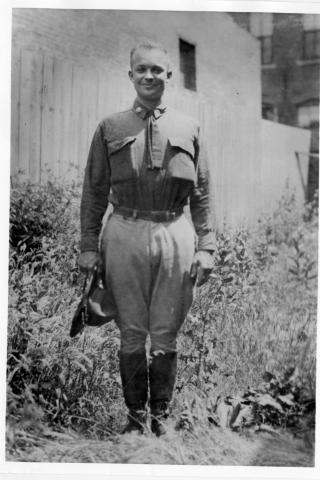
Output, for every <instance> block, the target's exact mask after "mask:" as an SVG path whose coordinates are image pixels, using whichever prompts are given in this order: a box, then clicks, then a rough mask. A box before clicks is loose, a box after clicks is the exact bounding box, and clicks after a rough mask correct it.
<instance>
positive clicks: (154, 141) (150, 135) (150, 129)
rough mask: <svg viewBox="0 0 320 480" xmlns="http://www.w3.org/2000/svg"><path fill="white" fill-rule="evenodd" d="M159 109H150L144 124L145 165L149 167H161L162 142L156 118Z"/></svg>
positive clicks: (159, 112) (158, 115)
mask: <svg viewBox="0 0 320 480" xmlns="http://www.w3.org/2000/svg"><path fill="white" fill-rule="evenodd" d="M161 113H162V112H161V111H160V110H159V109H155V110H154V111H153V110H150V111H149V112H148V113H147V124H146V152H147V165H148V168H149V169H152V170H153V169H154V168H161V167H162V160H163V158H162V143H161V135H160V131H159V127H158V124H157V119H158V118H159V117H160V115H161Z"/></svg>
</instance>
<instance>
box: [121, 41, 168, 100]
mask: <svg viewBox="0 0 320 480" xmlns="http://www.w3.org/2000/svg"><path fill="white" fill-rule="evenodd" d="M129 77H130V80H131V81H132V83H133V85H134V88H135V90H136V92H137V95H138V97H139V98H140V99H141V100H142V101H143V100H144V101H146V102H159V101H160V100H161V97H162V95H163V92H164V90H165V87H166V83H167V82H168V80H169V79H170V77H171V71H169V70H168V58H167V56H166V54H165V53H164V52H162V50H158V49H156V48H153V49H151V50H147V49H145V48H139V49H138V50H136V51H135V52H134V54H133V57H132V62H131V70H130V71H129Z"/></svg>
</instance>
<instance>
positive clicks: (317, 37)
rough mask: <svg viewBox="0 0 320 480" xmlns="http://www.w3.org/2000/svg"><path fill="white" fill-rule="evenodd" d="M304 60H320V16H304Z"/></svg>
mask: <svg viewBox="0 0 320 480" xmlns="http://www.w3.org/2000/svg"><path fill="white" fill-rule="evenodd" d="M303 58H304V59H305V60H312V59H314V58H320V15H319V14H318V15H316V14H315V15H311V14H305V15H303Z"/></svg>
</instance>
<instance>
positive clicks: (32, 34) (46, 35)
mask: <svg viewBox="0 0 320 480" xmlns="http://www.w3.org/2000/svg"><path fill="white" fill-rule="evenodd" d="M179 36H181V37H182V38H183V39H184V40H186V41H187V42H189V43H194V44H195V45H196V67H197V90H198V93H201V94H203V95H207V96H209V97H212V98H214V97H215V96H217V95H219V96H223V97H230V100H232V101H236V102H239V103H241V102H242V103H243V105H246V108H251V109H253V110H255V111H254V112H253V114H255V115H257V116H258V115H259V112H258V105H257V103H256V101H255V99H256V97H257V96H258V97H259V95H260V81H259V79H260V73H259V68H258V64H257V60H258V51H257V48H256V45H255V41H254V40H252V41H250V39H249V40H248V35H247V34H246V33H245V32H243V31H242V30H241V29H239V27H238V26H237V25H235V24H234V22H233V21H232V19H231V18H230V17H229V16H228V15H227V14H224V13H215V12H161V11H159V12H156V11H116V10H107V11H95V10H54V9H14V10H13V52H15V49H16V48H19V47H24V48H26V47H27V48H29V49H32V50H39V51H45V52H47V53H49V54H50V53H51V54H53V55H55V56H56V57H58V58H65V59H70V60H72V61H73V62H76V63H78V64H79V65H83V66H84V67H86V68H89V67H92V68H99V69H103V70H105V71H107V72H109V74H110V75H112V77H114V76H116V75H120V76H121V77H122V78H123V76H124V75H126V74H127V71H128V62H129V51H130V49H131V48H132V46H133V45H134V44H135V43H136V42H137V41H138V40H139V39H140V38H142V37H148V38H152V39H155V40H160V41H162V43H164V45H165V46H166V47H167V48H168V50H169V52H170V54H171V58H172V61H173V65H174V77H173V83H174V84H176V85H177V84H178V85H180V78H179ZM235 44H236V45H237V48H236V49H235ZM239 52H241V55H239ZM244 56H245V58H246V62H243V61H242V59H243V57H244ZM244 79H246V81H243V80H244ZM248 80H249V81H248ZM250 98H252V102H250V100H249V99H250ZM248 100H249V105H248Z"/></svg>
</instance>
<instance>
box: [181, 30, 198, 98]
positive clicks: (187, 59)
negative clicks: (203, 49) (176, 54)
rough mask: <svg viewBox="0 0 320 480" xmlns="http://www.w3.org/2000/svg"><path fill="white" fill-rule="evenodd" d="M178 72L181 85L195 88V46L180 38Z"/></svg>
mask: <svg viewBox="0 0 320 480" xmlns="http://www.w3.org/2000/svg"><path fill="white" fill-rule="evenodd" d="M179 50H180V72H181V74H182V77H183V86H184V88H188V89H189V90H194V91H195V90H196V48H195V46H194V45H192V44H191V43H188V42H185V41H184V40H182V39H181V38H180V40H179Z"/></svg>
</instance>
